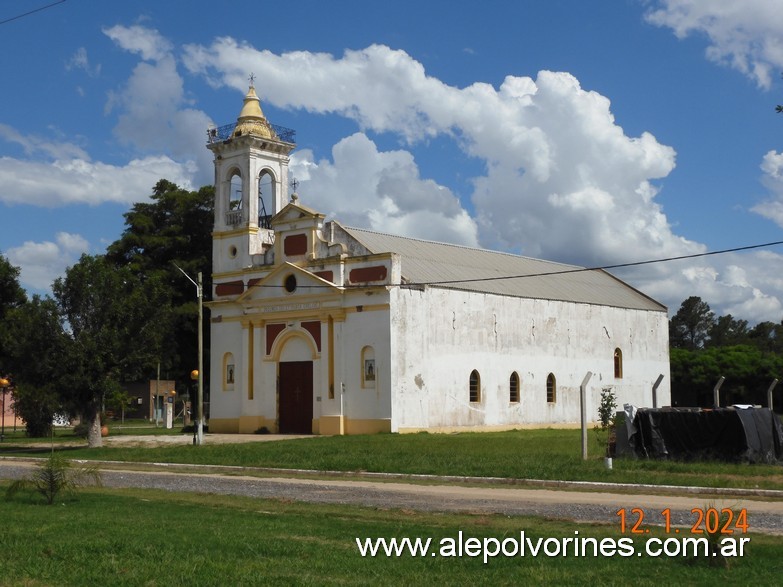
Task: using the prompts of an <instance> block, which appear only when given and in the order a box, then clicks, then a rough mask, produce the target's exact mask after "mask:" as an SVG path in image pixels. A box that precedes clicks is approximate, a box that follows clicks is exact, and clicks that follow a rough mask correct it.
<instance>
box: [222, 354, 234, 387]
mask: <svg viewBox="0 0 783 587" xmlns="http://www.w3.org/2000/svg"><path fill="white" fill-rule="evenodd" d="M234 369H235V363H234V354H233V353H226V354H225V355H223V391H231V390H232V389H234Z"/></svg>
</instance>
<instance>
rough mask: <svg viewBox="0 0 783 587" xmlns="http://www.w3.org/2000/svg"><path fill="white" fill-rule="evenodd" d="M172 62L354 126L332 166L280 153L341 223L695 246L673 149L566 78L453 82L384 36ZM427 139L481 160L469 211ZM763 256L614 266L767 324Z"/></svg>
mask: <svg viewBox="0 0 783 587" xmlns="http://www.w3.org/2000/svg"><path fill="white" fill-rule="evenodd" d="M669 6H673V3H669ZM754 6H755V5H754ZM650 18H653V19H661V18H663V15H662V14H661V15H658V16H651V17H650ZM661 22H662V21H661ZM182 62H183V63H184V64H185V66H186V68H187V69H188V70H190V71H191V72H192V73H195V74H199V75H202V76H203V77H204V78H205V79H206V80H207V81H208V82H209V83H210V84H212V85H213V86H214V87H220V86H223V85H227V86H230V87H233V88H236V89H237V90H238V91H240V92H244V91H245V89H246V87H247V81H246V75H247V73H246V72H248V71H253V72H255V74H256V76H257V80H258V81H257V83H256V89H257V91H258V92H259V94H260V95H261V97H262V101H264V102H267V103H271V104H274V105H275V106H278V107H282V108H289V109H302V110H305V111H308V112H311V113H316V114H323V115H333V114H338V115H340V116H343V117H346V118H349V119H351V120H354V121H356V123H357V125H358V126H359V128H360V129H361V130H362V132H360V133H357V134H354V135H352V136H350V137H346V138H344V139H343V140H341V141H340V142H339V143H338V144H337V145H335V146H334V148H333V149H332V153H331V160H327V159H324V160H320V161H315V160H314V159H313V155H312V153H311V152H310V151H307V150H305V151H300V152H299V153H297V154H295V155H294V157H293V159H292V172H293V173H294V174H295V175H297V177H298V178H299V179H300V180H301V181H302V188H301V191H302V193H303V195H304V199H305V201H306V202H308V203H309V204H310V205H311V206H313V207H315V208H318V209H321V210H323V211H325V212H328V213H329V214H331V215H334V216H335V217H337V218H338V219H341V220H343V221H344V222H346V223H348V224H352V225H355V226H363V227H368V228H372V229H375V230H381V231H387V232H394V233H398V234H406V235H410V236H418V237H423V238H432V239H433V240H447V241H452V242H460V243H463V244H470V243H471V242H473V239H476V238H477V239H478V242H479V243H480V244H481V246H484V247H488V248H495V249H501V250H511V251H515V252H520V253H523V254H527V255H532V256H537V257H543V258H548V259H553V260H558V261H566V262H573V263H578V264H582V265H587V266H598V265H609V264H616V263H623V262H634V261H639V260H649V259H657V258H667V257H676V256H681V255H693V254H699V253H704V252H706V251H707V248H706V246H704V245H703V244H701V243H697V242H694V241H691V240H689V239H687V238H685V237H684V236H682V235H679V234H676V233H675V231H674V228H673V227H672V224H671V223H670V222H669V220H668V218H667V216H666V214H665V211H664V210H663V209H662V207H661V206H660V204H659V203H658V202H657V201H656V197H657V194H658V192H659V190H660V189H661V187H662V186H663V185H664V183H663V182H664V181H665V179H666V178H667V177H668V175H669V174H670V173H671V171H672V170H673V169H674V167H675V162H676V153H675V151H674V149H673V148H672V147H670V146H667V145H663V144H661V143H659V142H658V140H657V139H656V138H655V136H654V135H653V134H652V133H650V132H643V133H641V134H640V135H639V136H628V135H627V134H626V133H625V132H624V130H623V128H622V127H621V126H620V125H619V124H618V123H617V122H616V120H615V119H614V116H613V114H612V111H611V102H610V100H609V99H608V98H607V97H605V96H602V95H600V94H599V93H597V92H594V91H589V90H585V89H584V88H582V87H581V85H580V83H579V81H578V80H577V79H576V78H575V77H574V76H572V75H570V74H568V73H563V72H550V71H542V72H539V73H538V75H537V76H536V77H535V78H531V77H522V76H508V77H507V78H506V79H505V80H504V82H503V83H502V84H501V86H500V87H498V88H495V87H493V86H491V85H489V84H484V83H474V84H472V85H469V86H467V87H464V88H457V87H453V86H449V85H447V84H444V83H443V82H441V81H440V80H438V79H436V78H433V77H431V76H428V75H427V74H426V72H425V69H424V67H423V66H422V64H420V63H418V62H417V61H415V60H414V59H412V58H411V57H410V56H409V55H408V54H406V53H405V52H404V51H398V50H393V49H390V48H388V47H384V46H381V45H373V46H370V47H367V48H366V49H362V50H358V51H353V50H352V51H345V53H344V54H343V55H342V56H341V57H334V56H332V55H329V54H324V53H311V52H306V51H295V52H290V53H283V54H280V55H277V54H274V53H272V52H270V51H260V50H257V49H255V48H254V47H252V46H251V45H249V44H247V43H242V42H238V41H236V40H234V39H231V38H229V37H223V38H219V39H216V40H215V41H214V42H213V43H212V44H211V45H209V46H201V45H190V46H186V47H185V49H184V54H183V57H182ZM373 132H374V133H389V134H392V135H395V136H397V137H399V139H400V140H401V141H402V143H403V144H404V145H405V146H406V147H408V148H410V149H412V150H413V151H406V150H397V151H387V152H381V151H379V150H378V148H377V146H376V144H375V143H374V142H373V141H372V139H371V138H370V137H369V133H373ZM434 138H445V139H446V140H452V141H453V142H454V144H456V145H457V146H458V147H459V148H460V149H462V151H463V152H464V154H465V155H466V156H467V157H470V158H473V159H475V160H478V161H480V162H481V163H483V165H484V168H485V172H484V173H483V174H480V175H477V176H476V177H473V178H472V180H471V181H472V185H473V193H472V194H471V202H470V204H472V206H471V205H469V204H466V203H464V202H463V203H460V202H459V201H458V200H457V199H456V196H454V195H453V194H452V193H451V192H448V190H446V188H444V187H443V186H439V185H437V184H436V183H435V182H433V181H431V180H428V179H426V178H422V177H421V172H420V171H419V169H418V166H417V165H416V163H415V158H414V155H413V152H414V151H415V150H416V149H422V150H426V149H427V146H428V143H429V141H431V140H432V139H434ZM458 172H459V170H457V169H455V174H456V173H458ZM389 186H394V189H390V188H389ZM443 190H446V191H445V194H443V193H441V192H443ZM422 206H424V208H422ZM468 209H472V210H473V212H472V214H473V217H471V216H470V215H469V214H468V213H467V212H466V210H468ZM769 254H770V253H753V254H744V255H741V256H739V255H734V256H722V257H710V258H709V260H706V259H703V260H690V261H687V262H679V263H664V264H658V265H645V266H644V267H637V268H634V269H628V270H623V271H618V274H619V275H621V276H622V277H623V278H625V279H628V280H629V281H630V282H631V283H633V284H635V285H636V286H637V287H639V288H640V289H642V290H643V291H645V292H646V293H648V294H649V295H651V296H653V297H656V298H657V299H660V300H661V301H663V302H664V303H665V304H667V305H668V306H669V307H670V308H672V310H673V311H676V309H677V308H678V307H679V305H680V303H681V302H682V300H684V299H686V298H687V297H689V296H690V295H701V296H703V297H704V299H705V300H707V301H708V302H709V303H711V304H712V305H713V307H714V309H715V310H716V311H718V312H719V313H723V312H731V313H733V314H734V315H737V316H742V317H744V318H746V319H749V320H767V319H769V320H775V321H777V320H778V319H779V316H780V312H781V304H780V301H779V300H780V299H781V298H782V297H783V283H781V282H780V281H779V280H775V279H772V278H770V277H769V271H768V263H769V260H770V257H769V256H768V255H769ZM765 255H767V256H765ZM740 268H741V269H740ZM740 275H741V276H742V279H740V278H739V276H740ZM751 284H753V285H751Z"/></svg>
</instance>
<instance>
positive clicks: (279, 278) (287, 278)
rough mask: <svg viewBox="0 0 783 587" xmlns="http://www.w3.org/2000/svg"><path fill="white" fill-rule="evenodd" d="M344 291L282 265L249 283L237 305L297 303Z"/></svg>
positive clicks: (305, 271) (307, 272)
mask: <svg viewBox="0 0 783 587" xmlns="http://www.w3.org/2000/svg"><path fill="white" fill-rule="evenodd" d="M340 291H342V290H341V288H339V287H337V286H336V285H335V284H334V283H332V282H330V281H327V280H325V279H322V278H320V277H318V276H317V275H314V274H312V273H310V272H309V271H307V270H305V269H302V268H301V267H297V266H296V265H293V264H291V263H282V264H280V265H279V266H277V267H276V268H275V269H273V270H272V271H271V272H269V273H268V274H267V275H265V276H264V277H262V278H260V279H257V280H254V279H251V280H250V281H248V283H247V288H246V289H245V292H244V293H243V294H242V295H241V296H239V297H238V298H237V299H236V302H237V303H240V304H248V303H251V302H260V301H264V300H275V301H279V300H280V299H281V298H283V299H286V300H290V301H291V302H296V299H297V297H304V296H307V297H311V296H313V295H323V294H326V293H335V292H340Z"/></svg>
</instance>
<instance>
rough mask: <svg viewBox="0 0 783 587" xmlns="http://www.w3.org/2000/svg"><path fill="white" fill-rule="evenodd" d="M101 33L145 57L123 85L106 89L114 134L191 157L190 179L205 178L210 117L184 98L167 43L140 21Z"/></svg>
mask: <svg viewBox="0 0 783 587" xmlns="http://www.w3.org/2000/svg"><path fill="white" fill-rule="evenodd" d="M104 33H105V34H106V35H107V36H109V37H110V38H111V39H112V40H113V41H114V42H115V43H117V45H118V46H119V47H121V48H123V49H125V50H127V51H131V52H135V53H138V54H140V55H141V57H142V58H143V59H144V60H145V61H142V62H141V63H139V64H138V65H136V67H135V68H134V70H133V72H132V74H131V76H130V78H129V79H128V81H127V83H125V84H124V85H123V87H121V88H119V89H118V90H116V91H114V92H112V93H111V94H110V97H109V101H108V103H107V111H114V110H116V111H118V113H119V114H118V119H117V124H116V126H115V127H114V135H115V136H116V137H117V139H118V140H119V141H120V142H121V143H122V144H125V145H130V146H132V147H134V148H136V149H137V150H139V151H140V152H149V151H153V152H158V153H161V152H162V153H166V154H168V155H170V156H171V157H172V158H174V159H176V160H179V161H191V162H193V164H194V166H193V165H191V166H190V167H191V168H192V169H194V170H195V171H196V174H197V175H196V177H195V178H194V179H195V181H196V182H197V183H210V182H211V181H212V171H211V170H212V159H211V154H210V153H209V151H207V149H205V148H204V142H205V138H204V137H205V132H206V130H207V128H208V127H209V126H210V125H212V121H211V119H210V118H209V116H207V115H206V114H205V113H204V112H202V111H200V110H197V109H194V108H191V107H190V105H189V104H188V103H187V100H186V99H185V92H184V82H183V79H182V77H181V76H180V75H179V72H178V71H177V63H176V59H175V57H174V55H173V54H172V53H171V50H172V47H171V45H170V44H169V43H168V41H166V40H165V39H163V38H162V37H160V35H159V34H158V32H157V31H150V30H148V29H144V28H143V27H140V26H133V27H123V26H119V25H118V26H115V27H112V28H111V29H106V30H104ZM137 35H138V38H137ZM161 177H165V176H161Z"/></svg>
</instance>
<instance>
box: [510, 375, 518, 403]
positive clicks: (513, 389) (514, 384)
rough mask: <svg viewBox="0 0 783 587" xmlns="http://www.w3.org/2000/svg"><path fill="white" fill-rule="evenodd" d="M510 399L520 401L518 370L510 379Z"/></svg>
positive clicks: (513, 401)
mask: <svg viewBox="0 0 783 587" xmlns="http://www.w3.org/2000/svg"><path fill="white" fill-rule="evenodd" d="M508 401H510V402H511V403H516V402H518V401H519V375H518V374H517V372H516V371H514V372H513V373H512V374H511V378H510V379H509V380H508Z"/></svg>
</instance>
